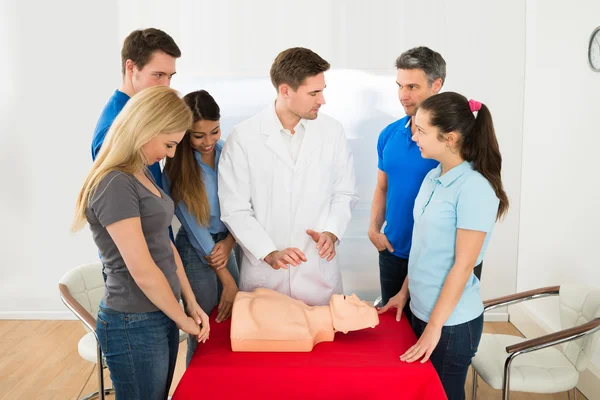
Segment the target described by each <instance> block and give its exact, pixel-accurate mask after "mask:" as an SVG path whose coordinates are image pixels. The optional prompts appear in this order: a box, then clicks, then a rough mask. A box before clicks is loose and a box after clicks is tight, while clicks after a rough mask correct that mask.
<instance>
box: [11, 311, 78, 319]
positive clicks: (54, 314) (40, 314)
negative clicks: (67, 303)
mask: <svg viewBox="0 0 600 400" xmlns="http://www.w3.org/2000/svg"><path fill="white" fill-rule="evenodd" d="M3 319H32V320H65V319H66V320H71V319H77V318H76V317H75V315H73V313H72V312H70V311H0V320H3Z"/></svg>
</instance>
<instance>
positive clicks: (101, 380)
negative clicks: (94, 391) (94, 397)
mask: <svg viewBox="0 0 600 400" xmlns="http://www.w3.org/2000/svg"><path fill="white" fill-rule="evenodd" d="M96 351H97V356H98V362H97V363H96V367H97V369H98V394H99V397H98V398H99V399H100V400H104V368H103V367H104V363H103V362H102V349H101V348H100V343H98V342H96Z"/></svg>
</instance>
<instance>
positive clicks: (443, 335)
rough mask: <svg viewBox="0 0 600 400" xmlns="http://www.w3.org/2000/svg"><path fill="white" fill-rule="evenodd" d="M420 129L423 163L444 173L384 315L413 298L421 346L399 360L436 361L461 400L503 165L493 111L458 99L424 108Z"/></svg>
mask: <svg viewBox="0 0 600 400" xmlns="http://www.w3.org/2000/svg"><path fill="white" fill-rule="evenodd" d="M415 122H416V126H417V128H418V129H417V131H416V133H415V134H414V136H413V140H414V141H415V142H417V144H418V145H419V149H420V150H421V155H422V156H423V157H424V158H431V159H434V160H437V161H439V162H440V165H439V166H438V167H437V168H435V169H433V170H431V171H430V172H429V173H428V174H427V175H426V176H425V179H424V181H423V183H422V185H421V189H420V190H419V194H418V195H417V198H416V201H415V207H414V210H413V215H414V220H415V223H414V228H413V244H412V248H411V251H410V257H409V265H408V277H407V278H406V280H405V282H404V285H403V287H402V290H401V291H400V292H399V293H398V294H397V295H396V296H394V297H393V298H392V299H390V301H389V303H388V305H387V306H386V307H384V308H383V309H381V311H380V312H385V311H387V309H389V308H390V307H397V308H398V309H399V310H402V308H403V307H404V305H405V303H406V301H407V298H408V294H409V293H410V308H411V311H412V313H413V318H412V321H411V322H412V326H413V329H414V331H415V333H416V334H417V336H418V337H419V340H418V342H417V343H416V344H415V345H414V346H413V347H411V348H410V349H408V350H407V351H406V353H404V354H403V355H402V356H400V359H401V360H402V361H405V362H413V361H417V360H420V361H421V362H425V361H427V360H428V359H431V362H432V364H433V366H434V367H435V369H436V371H437V373H438V375H439V377H440V380H441V382H442V385H443V386H444V389H445V391H446V395H447V396H448V399H449V400H455V399H457V400H462V399H464V398H465V393H464V386H465V380H466V377H467V370H468V368H469V365H470V364H471V358H472V357H473V356H474V355H475V353H476V351H477V347H478V345H479V340H480V338H481V333H482V330H483V302H482V301H481V296H480V293H479V280H478V279H477V278H476V277H475V275H474V274H473V268H474V267H475V266H476V265H479V264H480V263H481V261H482V260H483V257H484V255H485V250H486V248H487V246H488V244H489V240H490V237H491V234H492V231H493V229H494V224H495V222H496V220H497V219H498V218H500V217H502V216H503V215H504V214H505V213H506V211H507V210H508V199H507V197H506V193H505V192H504V189H503V187H502V180H501V176H500V170H501V167H502V157H501V155H500V151H499V149H498V141H497V140H496V134H495V132H494V126H493V123H492V116H491V114H490V111H489V110H488V108H487V107H486V106H485V105H483V104H481V103H479V102H476V101H473V100H467V99H466V98H465V97H464V96H461V95H460V94H458V93H453V92H447V93H441V94H437V95H434V96H432V97H430V98H428V99H427V100H425V101H424V102H423V103H422V104H421V106H420V107H419V110H418V111H417V115H416V119H415ZM399 315H400V312H399Z"/></svg>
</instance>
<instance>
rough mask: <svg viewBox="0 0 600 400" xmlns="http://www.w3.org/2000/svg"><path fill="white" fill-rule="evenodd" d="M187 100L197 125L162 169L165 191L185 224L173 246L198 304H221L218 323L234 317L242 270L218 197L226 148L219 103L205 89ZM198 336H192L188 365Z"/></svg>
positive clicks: (210, 306) (205, 306) (209, 306)
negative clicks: (222, 215) (218, 185)
mask: <svg viewBox="0 0 600 400" xmlns="http://www.w3.org/2000/svg"><path fill="white" fill-rule="evenodd" d="M183 100H184V101H185V103H186V104H187V105H188V107H189V108H190V109H191V110H192V114H193V120H194V124H193V126H192V129H190V130H189V131H187V132H186V134H185V136H184V137H183V139H182V141H181V143H180V144H179V146H177V149H176V151H175V156H174V157H173V158H172V159H169V160H167V163H166V165H165V168H164V171H163V183H164V188H165V190H166V191H167V192H168V193H169V194H170V196H171V198H172V199H173V202H174V203H175V204H176V208H175V215H176V216H177V218H178V219H179V221H180V222H181V229H179V232H178V233H177V236H176V238H175V246H176V247H177V250H178V251H179V254H180V255H181V259H182V261H183V267H184V269H185V272H186V274H187V277H188V279H189V281H190V285H191V286H192V290H193V292H194V295H195V296H196V299H197V300H198V303H199V304H200V307H202V309H203V310H204V312H206V313H207V314H209V315H210V313H211V312H212V310H213V308H215V306H217V305H218V314H217V319H216V320H217V322H221V321H224V320H226V319H228V318H229V317H230V316H231V309H232V306H233V300H234V298H235V295H236V294H237V292H238V281H239V271H238V266H237V262H236V260H235V256H234V254H233V251H232V249H233V246H234V244H235V239H234V238H233V236H232V235H231V233H229V232H228V231H227V228H226V227H225V225H224V224H223V222H221V211H220V208H219V199H218V196H217V176H218V169H217V168H218V164H219V157H220V156H221V150H222V149H223V143H222V142H221V141H220V140H219V139H220V138H221V129H220V125H219V119H220V118H221V114H220V109H219V105H218V104H217V103H216V102H215V99H213V97H212V96H211V95H210V94H209V93H208V92H207V91H206V90H199V91H196V92H192V93H189V94H187V95H186V96H185V97H184V98H183ZM196 346H197V341H195V340H191V339H190V340H188V351H187V357H186V365H189V363H190V360H191V358H192V355H193V354H194V351H195V350H196Z"/></svg>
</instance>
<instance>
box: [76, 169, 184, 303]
mask: <svg viewBox="0 0 600 400" xmlns="http://www.w3.org/2000/svg"><path fill="white" fill-rule="evenodd" d="M145 173H146V176H147V177H148V179H150V181H151V182H153V183H154V179H153V177H152V175H151V174H150V173H149V172H148V171H145ZM155 186H156V188H157V189H158V191H159V192H160V195H161V197H158V196H156V195H155V194H154V193H152V192H151V191H150V190H149V189H148V188H147V187H145V186H144V185H143V184H142V183H141V182H140V181H138V180H137V178H136V177H135V176H133V175H131V174H126V173H124V172H121V171H111V172H110V173H108V175H106V177H105V178H104V179H102V181H101V182H100V184H99V185H98V187H97V189H96V191H95V192H94V193H93V194H92V196H91V198H90V200H89V203H88V208H87V210H86V217H87V220H88V223H89V224H90V230H91V231H92V235H93V237H94V241H95V242H96V246H98V249H99V250H100V254H101V256H102V263H103V264H104V270H105V273H106V276H107V278H106V285H105V290H104V297H103V303H104V307H107V308H110V309H113V310H116V311H120V312H130V313H141V312H151V311H158V308H157V307H156V306H155V305H154V304H152V302H151V301H150V300H149V299H148V298H147V297H146V295H145V294H144V292H142V290H141V289H140V288H139V286H138V285H137V284H136V283H135V281H134V280H133V277H132V276H131V274H130V273H129V269H128V268H127V265H126V264H125V261H124V260H123V257H121V253H120V252H119V249H118V248H117V246H116V244H115V242H114V241H113V240H112V238H111V237H110V235H109V234H108V231H107V230H106V227H107V226H109V225H110V224H113V223H115V222H118V221H121V220H124V219H127V218H133V217H139V218H140V220H141V223H142V231H143V234H144V238H145V239H146V243H147V244H148V249H149V250H150V255H151V256H152V259H153V260H154V262H155V263H156V265H157V266H158V268H159V269H160V270H161V271H162V272H163V274H164V275H165V277H166V278H167V281H168V282H169V285H170V286H171V290H173V294H174V295H175V298H176V299H177V300H179V299H180V295H181V289H180V286H179V279H178V277H177V272H176V271H177V265H176V264H175V257H174V254H173V249H172V247H171V239H170V238H169V230H168V228H169V226H170V225H171V220H172V219H173V212H174V205H173V201H172V200H171V198H169V196H167V195H166V194H165V192H163V191H162V189H160V188H159V187H158V186H157V185H155Z"/></svg>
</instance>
